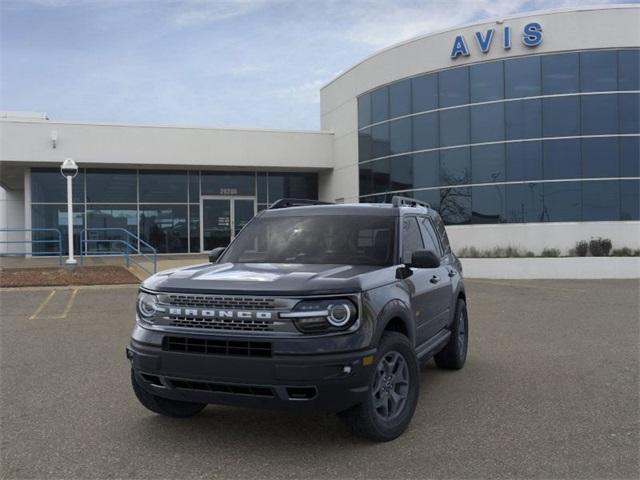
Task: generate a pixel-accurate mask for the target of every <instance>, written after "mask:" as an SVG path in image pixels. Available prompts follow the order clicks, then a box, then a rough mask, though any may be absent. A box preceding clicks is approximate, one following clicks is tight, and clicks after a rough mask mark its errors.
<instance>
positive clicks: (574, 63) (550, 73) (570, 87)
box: [541, 53, 580, 95]
mask: <svg viewBox="0 0 640 480" xmlns="http://www.w3.org/2000/svg"><path fill="white" fill-rule="evenodd" d="M541 62H542V94H543V95H554V94H557V93H575V92H579V91H580V76H579V74H578V71H579V65H580V57H579V56H578V54H577V53H562V54H559V55H544V56H543V57H542V59H541Z"/></svg>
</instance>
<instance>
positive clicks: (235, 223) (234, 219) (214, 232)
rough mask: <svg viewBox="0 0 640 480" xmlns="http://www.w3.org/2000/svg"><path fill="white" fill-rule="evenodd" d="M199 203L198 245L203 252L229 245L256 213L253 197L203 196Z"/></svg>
mask: <svg viewBox="0 0 640 480" xmlns="http://www.w3.org/2000/svg"><path fill="white" fill-rule="evenodd" d="M200 203H201V205H200V245H201V247H202V251H203V252H208V251H209V250H212V249H214V248H216V247H226V246H227V245H229V243H231V240H233V239H234V237H235V236H236V235H237V234H238V232H239V231H240V230H241V229H242V227H244V226H245V225H246V224H247V222H248V221H249V220H251V219H252V218H253V216H254V215H255V214H256V202H255V199H254V198H253V197H250V198H248V197H218V196H204V197H202V198H201V200H200Z"/></svg>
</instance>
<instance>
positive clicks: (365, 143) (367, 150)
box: [358, 128, 373, 162]
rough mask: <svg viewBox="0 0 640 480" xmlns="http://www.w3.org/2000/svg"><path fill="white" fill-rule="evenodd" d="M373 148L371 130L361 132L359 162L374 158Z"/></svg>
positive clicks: (359, 133)
mask: <svg viewBox="0 0 640 480" xmlns="http://www.w3.org/2000/svg"><path fill="white" fill-rule="evenodd" d="M372 147H373V141H372V139H371V129H370V128H365V129H364V130H360V131H359V132H358V160H359V161H361V162H363V161H365V160H369V159H370V158H372V157H371V155H372Z"/></svg>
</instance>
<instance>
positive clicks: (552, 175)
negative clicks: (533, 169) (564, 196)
mask: <svg viewBox="0 0 640 480" xmlns="http://www.w3.org/2000/svg"><path fill="white" fill-rule="evenodd" d="M543 159H544V160H543V171H544V178H545V179H547V180H552V179H557V178H580V177H581V176H582V168H581V166H580V140H579V139H569V140H546V141H545V142H544V156H543Z"/></svg>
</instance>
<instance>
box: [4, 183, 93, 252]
mask: <svg viewBox="0 0 640 480" xmlns="http://www.w3.org/2000/svg"><path fill="white" fill-rule="evenodd" d="M58 175H60V172H58ZM60 177H62V175H60ZM3 228H4V227H3ZM31 228H56V229H58V230H59V231H60V236H58V234H57V233H56V232H48V231H47V232H33V233H32V234H31V239H32V240H33V243H32V246H31V252H32V253H33V254H34V255H47V254H56V255H57V254H58V250H59V244H58V239H61V240H62V254H63V255H68V254H69V244H68V242H67V228H68V221H67V205H66V204H61V205H51V204H50V205H41V204H40V205H38V204H32V205H31ZM83 228H84V208H83V206H82V205H76V204H74V205H73V243H74V246H75V252H76V254H79V245H80V231H81V230H82V229H83ZM23 238H24V237H23ZM15 240H16V241H17V240H18V239H17V238H16V239H15ZM16 246H17V247H18V248H24V247H23V246H22V244H13V245H12V244H10V245H9V247H8V251H9V252H18V251H20V250H18V248H16Z"/></svg>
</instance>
